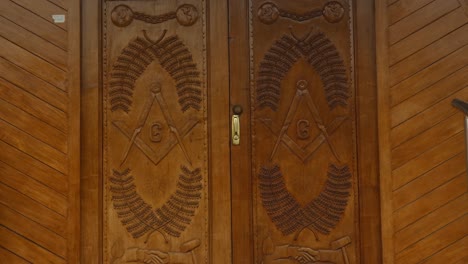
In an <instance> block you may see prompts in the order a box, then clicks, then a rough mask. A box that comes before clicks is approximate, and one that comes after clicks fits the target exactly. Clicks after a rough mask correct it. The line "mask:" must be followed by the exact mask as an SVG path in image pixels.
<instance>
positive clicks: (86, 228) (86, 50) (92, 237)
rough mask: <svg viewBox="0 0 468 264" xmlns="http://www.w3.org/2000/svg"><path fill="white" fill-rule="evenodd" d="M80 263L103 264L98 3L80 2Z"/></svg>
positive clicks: (99, 26)
mask: <svg viewBox="0 0 468 264" xmlns="http://www.w3.org/2000/svg"><path fill="white" fill-rule="evenodd" d="M81 4H82V10H83V11H82V12H83V14H86V15H85V16H83V18H84V19H83V20H82V23H81V29H82V32H86V34H83V35H82V50H81V52H82V63H81V67H82V68H81V70H82V84H81V106H82V107H81V120H82V122H81V130H80V132H81V135H82V136H81V139H82V141H81V196H80V198H81V199H80V201H81V212H82V214H81V232H80V235H81V263H89V264H95V263H102V260H103V258H102V176H101V175H102V159H101V156H102V155H101V153H102V152H101V151H102V125H101V120H102V113H101V109H102V105H101V102H100V101H101V99H102V92H101V90H102V89H100V87H102V83H101V74H102V72H101V68H100V64H101V52H100V49H101V42H100V39H101V37H100V28H101V22H100V14H101V11H102V10H101V1H93V0H82V1H81Z"/></svg>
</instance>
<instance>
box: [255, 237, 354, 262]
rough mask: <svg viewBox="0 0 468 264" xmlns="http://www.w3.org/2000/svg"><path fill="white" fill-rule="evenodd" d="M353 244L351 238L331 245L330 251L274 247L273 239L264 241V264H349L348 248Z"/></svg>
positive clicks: (304, 247)
mask: <svg viewBox="0 0 468 264" xmlns="http://www.w3.org/2000/svg"><path fill="white" fill-rule="evenodd" d="M349 244H351V238H350V237H349V236H346V237H343V238H340V239H338V240H336V241H333V242H331V243H330V248H328V249H317V248H311V247H309V246H303V245H288V244H286V245H279V246H278V245H276V246H275V245H274V244H273V241H272V240H271V237H267V238H266V239H265V240H264V241H263V264H274V263H278V262H280V263H291V264H293V263H300V264H312V263H333V264H349V259H348V254H347V252H346V246H347V245H349Z"/></svg>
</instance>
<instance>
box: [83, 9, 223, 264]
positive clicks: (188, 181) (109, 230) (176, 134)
mask: <svg viewBox="0 0 468 264" xmlns="http://www.w3.org/2000/svg"><path fill="white" fill-rule="evenodd" d="M87 6H88V7H87V8H92V6H91V2H88V5H87ZM94 7H96V6H94ZM130 10H131V11H130ZM102 11H103V16H102V17H101V18H100V19H102V20H101V21H102V34H101V37H102V46H101V48H100V50H99V51H98V52H97V51H94V52H96V53H98V54H101V56H102V57H103V60H102V61H96V60H93V61H89V64H90V65H91V68H94V69H96V68H97V67H96V66H95V65H96V63H99V64H101V65H100V66H99V68H100V69H102V78H103V79H102V86H103V90H102V91H103V92H102V97H99V96H98V94H97V92H96V87H98V86H97V80H96V79H97V77H96V75H93V73H90V74H89V75H87V76H88V77H87V78H89V79H88V80H89V81H88V85H89V86H88V90H87V93H88V94H89V95H88V96H89V97H88V98H86V100H87V101H86V104H88V105H90V106H92V107H96V106H97V105H98V106H99V105H100V106H101V107H102V108H101V110H99V111H100V112H102V119H101V120H98V122H99V123H100V124H102V126H103V131H102V133H103V134H102V138H101V137H100V135H99V134H98V133H96V132H94V133H93V132H91V131H93V129H96V128H97V126H96V124H95V123H94V124H93V123H91V124H89V125H88V126H87V127H86V129H87V131H89V132H90V133H91V134H90V136H91V138H90V141H91V142H92V141H94V140H99V141H101V140H102V141H101V142H103V143H102V144H103V145H102V151H103V152H102V156H101V157H98V158H102V162H103V166H104V167H103V170H102V172H100V171H99V168H98V165H93V164H92V163H91V162H88V164H89V165H90V166H91V167H90V168H89V171H90V172H91V173H98V175H99V177H102V179H103V186H102V189H101V190H102V191H101V192H102V195H103V200H102V209H98V210H99V211H100V212H102V214H103V219H102V220H103V226H102V229H98V231H99V232H100V233H102V234H103V238H102V248H100V249H99V250H101V251H102V253H96V250H86V251H84V254H86V258H87V259H90V260H91V261H94V260H92V259H93V257H95V255H96V254H102V257H103V259H102V261H103V262H104V263H107V262H119V263H125V262H127V261H144V260H145V261H147V259H149V258H153V261H155V260H156V259H158V258H159V259H164V261H169V262H173V263H207V262H209V263H229V262H230V261H231V254H230V251H231V230H230V224H231V208H230V199H231V195H230V173H229V171H230V161H229V107H228V104H229V93H227V91H228V87H229V72H228V62H229V61H228V60H227V59H226V60H220V59H219V58H227V57H228V42H227V39H228V38H227V36H228V26H227V25H228V21H227V19H226V18H227V11H228V8H227V2H225V3H223V2H218V1H203V2H197V1H190V2H189V3H185V4H178V3H176V2H173V1H163V2H159V1H158V2H156V1H152V2H151V1H146V2H127V3H125V5H121V4H119V3H115V2H105V3H103V4H102ZM125 12H127V13H126V14H127V15H130V19H133V20H129V21H128V23H123V22H125V20H119V16H122V17H120V18H125ZM132 15H134V16H133V17H132ZM96 17H97V16H96V15H94V18H96ZM127 18H129V17H127ZM122 21H123V22H122ZM92 25H93V23H92V22H90V23H89V26H92ZM220 40H223V41H220ZM87 41H88V42H87V45H89V46H90V47H92V45H93V44H92V41H93V38H88V39H87ZM92 52H93V51H92V50H91V51H89V54H91V53H92ZM93 64H94V66H93ZM126 69H127V70H126ZM129 70H131V72H129ZM132 79H133V81H132ZM129 83H130V84H129ZM92 100H99V103H95V102H93V101H92ZM119 102H120V103H119ZM88 114H89V115H91V114H92V112H89V113H87V115H88ZM90 121H91V122H93V119H90ZM94 122H96V119H94ZM140 129H141V130H140ZM87 152H88V153H90V154H91V155H94V156H95V155H98V154H99V153H97V152H98V150H97V149H95V148H93V147H91V145H90V144H89V143H88V144H87ZM129 177H130V178H129ZM89 180H90V181H89V182H86V185H87V186H94V187H93V188H97V189H99V188H100V187H99V186H96V185H97V184H98V182H97V180H93V179H92V178H90V179H89ZM122 180H124V182H121V181H122ZM93 184H94V185H93ZM87 197H88V200H86V207H87V208H88V210H93V208H96V206H98V202H96V200H97V199H99V198H96V197H99V196H96V194H94V193H92V192H89V193H88V194H87ZM93 201H94V203H93ZM135 203H137V204H138V207H135V208H134V207H133V204H135ZM141 209H144V210H146V211H141ZM94 210H95V209H94ZM126 210H127V211H126ZM146 217H148V218H146ZM143 218H145V219H146V220H145V219H143ZM96 220H97V221H99V217H98V216H96V215H95V214H94V213H92V214H91V215H90V217H89V218H87V219H86V221H90V222H95V221H96ZM145 221H146V222H145ZM86 232H87V235H88V236H90V235H91V234H90V233H88V232H92V229H87V230H86ZM99 243H100V242H99V241H97V240H96V239H95V240H94V241H93V242H92V244H94V245H97V246H99ZM158 252H159V253H158ZM93 254H94V255H93ZM155 254H159V256H156V255H155Z"/></svg>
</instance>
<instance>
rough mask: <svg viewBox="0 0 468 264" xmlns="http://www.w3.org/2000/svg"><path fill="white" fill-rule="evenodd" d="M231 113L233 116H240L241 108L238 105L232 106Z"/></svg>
mask: <svg viewBox="0 0 468 264" xmlns="http://www.w3.org/2000/svg"><path fill="white" fill-rule="evenodd" d="M232 112H233V113H234V114H235V115H240V114H242V106H240V105H234V106H233V107H232Z"/></svg>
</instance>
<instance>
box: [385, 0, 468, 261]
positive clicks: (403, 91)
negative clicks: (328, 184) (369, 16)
mask: <svg viewBox="0 0 468 264" xmlns="http://www.w3.org/2000/svg"><path fill="white" fill-rule="evenodd" d="M465 2H466V1H438V0H431V1H429V0H416V1H406V0H399V1H391V2H389V5H388V6H386V7H385V6H382V9H381V10H380V11H381V12H380V13H378V14H377V19H378V20H377V21H379V20H381V21H388V24H387V25H386V26H385V25H384V24H382V25H383V26H382V27H381V28H380V29H379V31H378V32H381V34H382V36H383V38H385V37H388V39H389V40H388V42H386V43H384V44H383V45H382V46H381V47H382V48H381V49H380V51H378V56H377V58H379V57H380V56H383V57H384V58H385V56H388V61H385V60H383V59H382V60H380V62H379V60H378V67H379V74H380V75H381V76H383V78H382V82H380V83H379V91H380V90H384V91H383V92H382V94H383V95H384V98H382V102H384V103H385V102H386V100H389V101H388V102H389V105H388V107H389V108H388V112H384V113H381V118H389V122H390V124H389V127H386V126H385V124H384V125H382V126H381V128H382V129H381V132H383V133H381V134H380V135H381V137H386V136H388V135H389V136H390V138H389V142H388V145H382V146H381V159H382V157H384V158H386V159H387V162H388V166H389V167H388V170H383V171H382V168H381V171H382V172H384V173H385V172H387V174H382V175H381V177H382V178H381V179H382V181H381V183H383V185H382V190H381V191H382V192H383V195H382V197H383V199H385V201H388V202H390V203H391V207H393V208H392V210H391V211H382V215H383V216H384V215H385V216H386V217H390V218H392V219H393V220H392V221H391V226H387V228H386V229H384V232H387V238H388V240H387V241H388V243H387V244H385V243H384V249H383V250H384V252H387V254H386V257H387V258H386V260H387V262H386V263H443V262H445V263H457V262H461V263H463V261H464V260H466V258H467V257H468V253H467V251H466V236H467V234H468V230H467V228H466V226H467V225H468V222H467V219H466V214H467V212H468V208H467V207H466V205H465V204H466V197H467V196H466V195H467V182H466V175H465V174H466V163H465V161H466V160H465V154H464V152H465V144H464V143H465V142H464V137H465V131H464V129H463V114H461V113H459V112H458V111H457V110H456V109H454V108H453V107H452V106H451V100H453V99H454V98H459V99H462V100H467V99H468V87H467V85H466V84H467V81H468V79H467V73H468V72H467V69H468V68H467V67H468V57H467V54H468V50H467V47H468V45H467V44H468V38H467V36H468V31H467V29H468V24H467V22H468V16H467V14H466V10H465V8H464V7H465ZM385 76H387V79H385ZM386 93H387V94H386ZM382 108H383V109H385V105H384V106H383V107H382ZM381 164H382V160H381ZM384 168H385V167H384ZM389 174H391V178H390V179H391V180H390V181H388V178H386V177H385V176H386V175H388V176H390V175H389ZM388 207H390V205H388ZM384 242H385V240H384ZM389 243H391V244H390V245H389ZM389 251H390V252H389Z"/></svg>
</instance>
